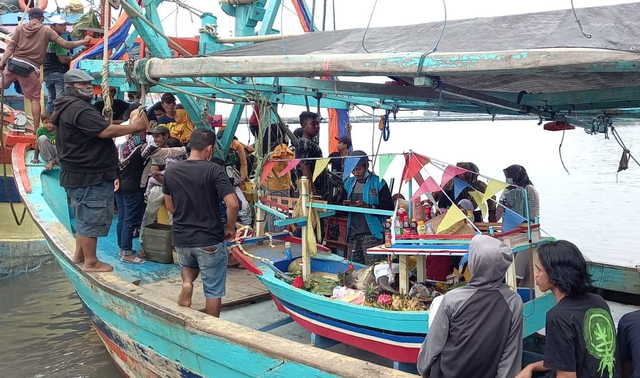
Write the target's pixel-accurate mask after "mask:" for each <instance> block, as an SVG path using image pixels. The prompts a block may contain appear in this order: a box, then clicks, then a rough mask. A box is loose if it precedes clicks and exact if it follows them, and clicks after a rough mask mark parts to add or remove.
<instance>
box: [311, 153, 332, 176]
mask: <svg viewBox="0 0 640 378" xmlns="http://www.w3.org/2000/svg"><path fill="white" fill-rule="evenodd" d="M330 161H331V159H329V158H324V159H318V160H316V167H315V169H314V170H313V180H311V181H316V178H318V176H320V173H322V171H324V169H325V168H327V165H329V162H330Z"/></svg>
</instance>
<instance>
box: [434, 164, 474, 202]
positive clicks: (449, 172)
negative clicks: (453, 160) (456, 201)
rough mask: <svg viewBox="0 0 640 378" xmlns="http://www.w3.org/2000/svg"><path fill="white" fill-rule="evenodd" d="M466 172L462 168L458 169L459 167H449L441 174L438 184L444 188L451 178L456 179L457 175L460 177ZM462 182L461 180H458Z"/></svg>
mask: <svg viewBox="0 0 640 378" xmlns="http://www.w3.org/2000/svg"><path fill="white" fill-rule="evenodd" d="M466 172H467V170H466V169H464V168H460V167H456V166H455V165H450V166H448V167H447V169H445V170H444V173H443V174H442V182H440V187H442V188H444V186H445V185H447V183H448V182H449V181H451V179H452V178H454V177H456V176H457V175H461V174H463V173H466ZM460 181H462V180H460ZM456 197H458V196H456Z"/></svg>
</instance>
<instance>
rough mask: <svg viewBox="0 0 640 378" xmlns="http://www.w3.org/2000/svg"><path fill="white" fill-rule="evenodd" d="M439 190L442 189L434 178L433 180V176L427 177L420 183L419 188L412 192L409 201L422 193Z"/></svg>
mask: <svg viewBox="0 0 640 378" xmlns="http://www.w3.org/2000/svg"><path fill="white" fill-rule="evenodd" d="M441 190H442V189H441V188H440V187H439V186H438V183H437V182H436V180H434V179H433V177H429V178H427V179H426V180H424V182H423V183H422V185H420V188H418V190H416V192H415V193H414V194H413V196H412V197H411V199H410V200H409V201H413V200H415V199H416V198H419V197H420V196H421V195H422V194H424V193H427V192H428V193H433V192H439V191H441Z"/></svg>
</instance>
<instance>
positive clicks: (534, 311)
mask: <svg viewBox="0 0 640 378" xmlns="http://www.w3.org/2000/svg"><path fill="white" fill-rule="evenodd" d="M555 305H556V299H555V297H554V296H553V295H552V294H551V292H549V293H547V294H546V295H543V296H541V297H539V298H536V299H534V300H533V301H529V302H526V303H525V304H524V306H523V309H522V316H523V317H524V324H523V327H522V334H523V337H527V336H530V335H533V334H534V333H536V332H537V331H539V330H541V329H542V328H544V327H545V323H546V321H547V312H549V310H551V309H552V308H553V306H555Z"/></svg>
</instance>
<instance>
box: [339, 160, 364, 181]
mask: <svg viewBox="0 0 640 378" xmlns="http://www.w3.org/2000/svg"><path fill="white" fill-rule="evenodd" d="M358 161H360V157H359V156H357V157H348V158H346V159H344V164H343V166H342V171H343V172H342V181H347V178H349V175H350V174H351V172H352V171H353V168H355V167H356V164H358Z"/></svg>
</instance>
